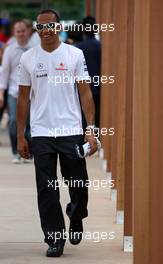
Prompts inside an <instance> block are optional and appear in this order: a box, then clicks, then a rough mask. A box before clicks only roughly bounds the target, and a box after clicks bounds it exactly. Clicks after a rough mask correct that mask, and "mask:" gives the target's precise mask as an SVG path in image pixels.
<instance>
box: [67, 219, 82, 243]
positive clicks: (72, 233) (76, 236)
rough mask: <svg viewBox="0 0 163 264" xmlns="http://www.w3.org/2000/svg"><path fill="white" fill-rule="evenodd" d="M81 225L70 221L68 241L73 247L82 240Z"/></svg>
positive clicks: (78, 222) (80, 222)
mask: <svg viewBox="0 0 163 264" xmlns="http://www.w3.org/2000/svg"><path fill="white" fill-rule="evenodd" d="M82 233H83V223H82V220H80V221H76V222H74V221H70V228H69V240H70V243H71V244H73V245H78V244H79V243H80V242H81V240H82Z"/></svg>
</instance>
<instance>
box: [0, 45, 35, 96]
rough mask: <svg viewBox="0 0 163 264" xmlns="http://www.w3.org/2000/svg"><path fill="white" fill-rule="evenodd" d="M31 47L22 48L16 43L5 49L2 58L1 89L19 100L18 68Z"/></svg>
mask: <svg viewBox="0 0 163 264" xmlns="http://www.w3.org/2000/svg"><path fill="white" fill-rule="evenodd" d="M29 49H30V46H29V45H28V44H27V45H26V46H25V47H21V46H20V45H19V44H18V43H17V42H16V41H15V42H14V43H13V44H11V45H9V46H8V47H6V48H5V51H4V54H3V57H2V73H1V75H0V89H2V90H6V89H8V94H10V95H12V96H13V97H15V98H17V96H18V84H17V81H18V79H17V77H18V66H19V62H20V58H21V56H22V54H23V53H24V52H25V51H27V50H29Z"/></svg>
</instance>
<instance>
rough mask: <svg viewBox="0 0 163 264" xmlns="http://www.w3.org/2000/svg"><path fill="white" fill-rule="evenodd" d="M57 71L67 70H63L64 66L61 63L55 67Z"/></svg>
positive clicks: (65, 69) (64, 69)
mask: <svg viewBox="0 0 163 264" xmlns="http://www.w3.org/2000/svg"><path fill="white" fill-rule="evenodd" d="M55 69H56V70H57V71H68V69H67V68H65V65H64V63H63V62H61V63H60V64H59V65H58V66H57V68H55Z"/></svg>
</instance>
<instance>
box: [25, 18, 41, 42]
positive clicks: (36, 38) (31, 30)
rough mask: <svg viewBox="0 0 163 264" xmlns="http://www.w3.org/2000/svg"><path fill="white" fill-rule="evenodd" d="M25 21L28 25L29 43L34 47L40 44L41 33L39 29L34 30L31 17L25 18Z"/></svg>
mask: <svg viewBox="0 0 163 264" xmlns="http://www.w3.org/2000/svg"><path fill="white" fill-rule="evenodd" d="M23 21H24V22H25V24H26V25H27V28H28V33H29V42H28V44H29V46H30V47H34V46H36V45H38V44H40V38H39V35H38V33H37V31H35V30H34V28H33V23H32V21H31V20H29V19H23Z"/></svg>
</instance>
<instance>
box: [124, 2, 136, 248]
mask: <svg viewBox="0 0 163 264" xmlns="http://www.w3.org/2000/svg"><path fill="white" fill-rule="evenodd" d="M127 13H128V26H127V77H126V78H127V83H126V130H125V185H124V192H125V194H124V251H126V252H131V251H133V237H132V222H133V220H132V211H133V206H132V201H133V199H132V198H133V181H132V179H133V172H132V160H133V157H132V107H133V49H134V39H133V38H134V34H133V32H134V1H131V0H128V11H127Z"/></svg>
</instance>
